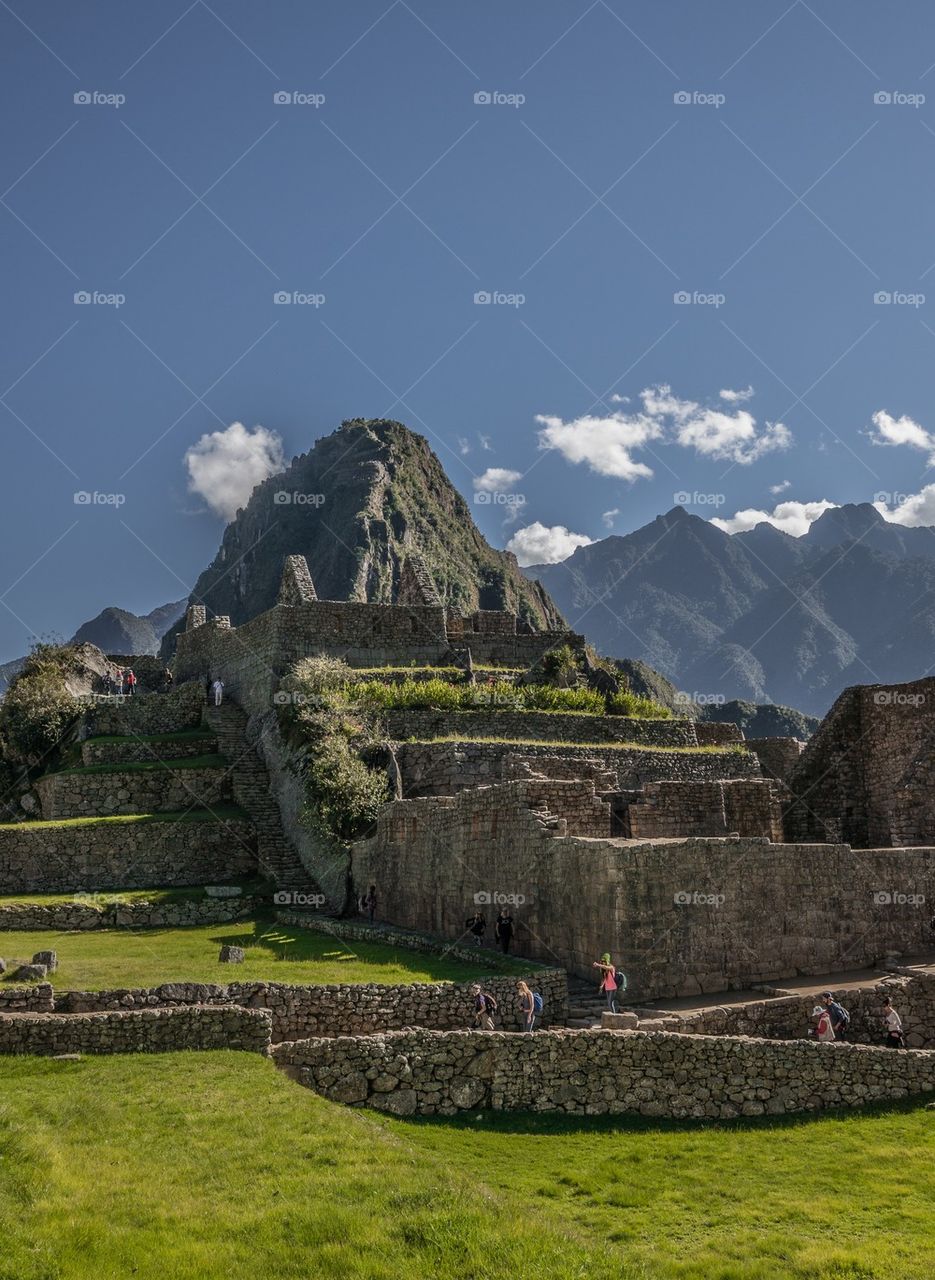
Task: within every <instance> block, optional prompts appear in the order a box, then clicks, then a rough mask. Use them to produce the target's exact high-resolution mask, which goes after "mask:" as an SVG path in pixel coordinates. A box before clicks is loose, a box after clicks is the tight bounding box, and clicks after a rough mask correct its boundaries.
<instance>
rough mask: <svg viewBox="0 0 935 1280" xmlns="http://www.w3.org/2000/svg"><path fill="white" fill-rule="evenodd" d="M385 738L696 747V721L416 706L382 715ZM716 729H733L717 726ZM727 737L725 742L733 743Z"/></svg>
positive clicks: (507, 709) (558, 712) (557, 712)
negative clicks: (615, 743) (629, 743)
mask: <svg viewBox="0 0 935 1280" xmlns="http://www.w3.org/2000/svg"><path fill="white" fill-rule="evenodd" d="M383 714H384V717H385V724H386V730H387V736H388V737H390V738H393V739H399V740H402V739H405V738H464V739H467V740H469V741H476V740H477V739H480V738H539V739H542V740H543V741H547V742H553V741H554V742H633V743H640V744H644V745H646V746H654V747H694V746H697V745H698V741H699V740H698V738H697V737H696V729H695V722H694V720H642V719H636V718H631V717H630V716H605V715H586V714H582V713H576V712H571V711H516V710H514V709H512V708H502V709H498V708H495V707H491V708H484V709H481V710H477V711H439V710H435V709H434V708H431V707H414V708H406V709H403V710H391V711H386V712H384V713H383ZM715 727H716V728H718V729H724V728H731V727H733V726H729V725H717V726H715ZM735 740H736V739H733V738H727V739H724V741H735Z"/></svg>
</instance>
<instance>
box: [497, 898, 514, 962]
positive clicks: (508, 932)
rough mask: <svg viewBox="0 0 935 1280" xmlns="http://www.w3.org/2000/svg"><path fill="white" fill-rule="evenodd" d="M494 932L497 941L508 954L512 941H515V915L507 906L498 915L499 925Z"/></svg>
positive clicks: (504, 952)
mask: <svg viewBox="0 0 935 1280" xmlns="http://www.w3.org/2000/svg"><path fill="white" fill-rule="evenodd" d="M494 932H495V935H496V939H497V942H499V944H500V946H501V948H502V949H503V954H504V955H506V954H507V953H508V951H509V950H510V943H511V942H512V941H513V917H512V916H511V915H510V913H509V911H507V909H506V907H504V908H503V910H502V911H501V912H500V914H499V915H498V916H497V926H496V929H495V931H494Z"/></svg>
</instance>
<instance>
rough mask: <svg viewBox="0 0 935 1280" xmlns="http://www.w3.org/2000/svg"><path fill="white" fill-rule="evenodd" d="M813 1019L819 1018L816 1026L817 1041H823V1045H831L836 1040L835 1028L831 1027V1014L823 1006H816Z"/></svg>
mask: <svg viewBox="0 0 935 1280" xmlns="http://www.w3.org/2000/svg"><path fill="white" fill-rule="evenodd" d="M812 1017H813V1018H817V1019H818V1022H817V1023H816V1025H815V1039H816V1040H821V1041H822V1042H823V1043H826V1044H830V1043H831V1041H833V1040H834V1028H833V1027H832V1026H831V1014H830V1013H829V1012H828V1010H827V1009H825V1008H823V1006H822V1005H820V1004H816V1005H815V1008H814V1009H813V1010H812Z"/></svg>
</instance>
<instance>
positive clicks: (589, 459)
mask: <svg viewBox="0 0 935 1280" xmlns="http://www.w3.org/2000/svg"><path fill="white" fill-rule="evenodd" d="M536 422H538V423H540V424H541V426H542V428H543V430H541V431H540V432H539V448H540V449H557V450H558V451H559V453H560V454H561V455H562V457H563V458H565V459H566V460H567V461H568V462H573V463H575V464H577V463H579V462H586V463H587V464H588V466H589V467H590V468H591V470H592V471H596V472H597V473H598V475H602V476H615V477H616V478H617V479H619V480H637V479H639V478H640V477H649V476H651V475H652V474H653V473H652V468H650V467H647V466H646V464H645V463H643V462H637V461H636V460H635V459H634V458H633V456H632V453H633V450H634V449H639V448H641V447H642V446H643V445H645V444H647V443H648V442H649V441H650V440H658V439H659V438H660V437H661V435H662V426H661V425H660V424H659V423H658V422H656V421H654V420H653V419H652V418H651V417H649V416H648V415H647V414H645V413H637V414H632V415H631V414H626V413H611V414H608V415H607V417H604V418H593V417H591V415H590V414H585V416H584V417H582V418H574V419H573V420H572V421H571V422H564V421H563V420H562V419H561V418H555V417H552V416H551V415H549V414H544V413H539V414H536Z"/></svg>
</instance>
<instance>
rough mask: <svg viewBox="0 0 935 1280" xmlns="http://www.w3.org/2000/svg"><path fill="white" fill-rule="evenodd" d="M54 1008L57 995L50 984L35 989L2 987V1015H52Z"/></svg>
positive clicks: (40, 985)
mask: <svg viewBox="0 0 935 1280" xmlns="http://www.w3.org/2000/svg"><path fill="white" fill-rule="evenodd" d="M54 1008H55V994H54V992H53V990H52V986H51V984H50V983H48V982H39V983H37V984H36V985H35V986H33V987H8V986H3V985H0V1013H51V1012H52V1011H53V1009H54Z"/></svg>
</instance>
